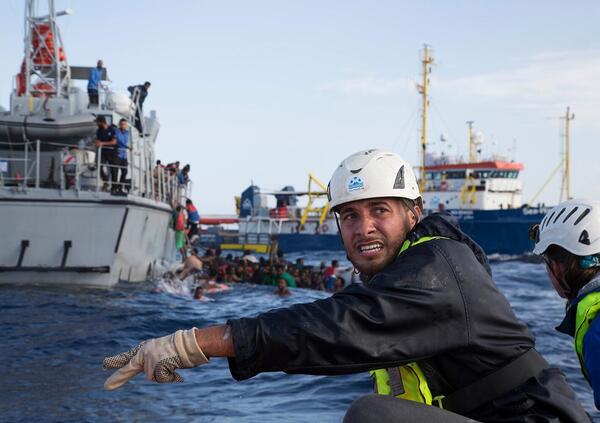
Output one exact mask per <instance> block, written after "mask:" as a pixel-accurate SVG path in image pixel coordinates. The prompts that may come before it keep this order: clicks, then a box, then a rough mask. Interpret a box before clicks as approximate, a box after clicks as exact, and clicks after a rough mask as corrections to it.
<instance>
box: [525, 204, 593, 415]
mask: <svg viewBox="0 0 600 423" xmlns="http://www.w3.org/2000/svg"><path fill="white" fill-rule="evenodd" d="M530 236H531V239H532V240H533V241H534V242H535V247H534V250H533V252H534V253H535V254H538V255H541V256H542V257H543V258H544V261H545V262H546V270H547V271H548V275H549V276H550V280H551V281H552V286H553V287H554V289H555V290H556V292H557V293H558V295H559V296H561V297H562V298H564V299H566V300H567V307H566V314H565V318H564V319H563V321H562V323H561V324H560V325H559V326H558V327H557V328H556V330H558V331H559V332H562V333H564V334H567V335H570V336H572V337H573V338H574V341H575V342H574V347H575V352H576V353H577V357H578V358H579V363H580V365H581V371H582V372H583V375H584V376H585V378H586V379H587V381H588V382H589V383H590V385H591V387H592V389H593V390H594V402H595V405H596V408H597V409H598V410H600V318H596V316H597V315H598V312H599V311H600V274H599V273H598V272H599V271H600V201H593V200H587V199H575V200H569V201H566V202H564V203H561V204H559V205H558V206H556V207H554V208H553V209H552V210H550V212H548V214H546V216H545V217H544V218H543V219H542V222H541V223H540V224H539V225H534V226H533V227H532V228H531V230H530Z"/></svg>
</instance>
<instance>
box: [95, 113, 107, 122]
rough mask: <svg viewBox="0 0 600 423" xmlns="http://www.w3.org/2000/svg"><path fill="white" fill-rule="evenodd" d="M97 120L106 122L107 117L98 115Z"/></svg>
mask: <svg viewBox="0 0 600 423" xmlns="http://www.w3.org/2000/svg"><path fill="white" fill-rule="evenodd" d="M96 122H98V123H106V118H105V117H104V116H102V115H100V116H98V117H96Z"/></svg>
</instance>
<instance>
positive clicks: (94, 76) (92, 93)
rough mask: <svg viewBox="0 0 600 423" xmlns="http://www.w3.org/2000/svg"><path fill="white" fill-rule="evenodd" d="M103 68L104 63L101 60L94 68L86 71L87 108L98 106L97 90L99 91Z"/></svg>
mask: <svg viewBox="0 0 600 423" xmlns="http://www.w3.org/2000/svg"><path fill="white" fill-rule="evenodd" d="M103 66H104V63H103V62H102V60H98V63H96V67H95V68H90V70H89V71H88V85H87V91H88V97H89V106H96V107H97V106H98V97H99V94H98V90H99V89H100V82H101V81H102V73H103ZM89 106H88V107H89Z"/></svg>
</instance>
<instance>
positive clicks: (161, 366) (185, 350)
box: [102, 328, 208, 391]
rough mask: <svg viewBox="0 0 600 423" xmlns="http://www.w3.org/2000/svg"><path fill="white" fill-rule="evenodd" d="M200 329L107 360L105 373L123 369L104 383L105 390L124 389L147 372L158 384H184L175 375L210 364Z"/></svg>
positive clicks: (168, 336)
mask: <svg viewBox="0 0 600 423" xmlns="http://www.w3.org/2000/svg"><path fill="white" fill-rule="evenodd" d="M195 330H196V328H192V329H189V330H186V331H183V330H178V331H177V332H175V333H173V334H171V335H167V336H163V337H162V338H156V339H150V340H147V341H144V342H142V343H141V344H139V345H138V346H137V347H135V348H133V349H131V350H129V351H127V352H124V353H121V354H117V355H114V356H112V357H106V358H105V359H104V361H103V362H102V367H103V368H104V370H108V369H119V370H117V371H116V372H114V373H113V374H112V375H111V376H110V377H109V378H108V379H107V380H106V382H104V388H105V389H106V390H109V391H112V390H114V389H117V388H119V387H121V386H123V385H124V384H125V383H127V382H128V381H129V380H130V379H132V378H133V377H134V376H136V375H137V374H138V373H141V372H144V373H146V378H147V379H148V380H153V381H155V382H158V383H172V382H183V378H182V377H181V376H180V375H179V374H178V373H177V372H175V370H177V369H189V368H192V367H196V366H199V365H201V364H205V363H208V358H206V356H205V355H204V353H203V352H202V350H201V349H200V347H199V346H198V343H197V342H196V335H195Z"/></svg>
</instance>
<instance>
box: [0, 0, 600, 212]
mask: <svg viewBox="0 0 600 423" xmlns="http://www.w3.org/2000/svg"><path fill="white" fill-rule="evenodd" d="M56 5H57V6H56V8H57V10H63V9H66V8H69V9H72V10H73V14H72V15H70V16H65V17H61V18H59V25H60V28H61V32H62V37H63V41H64V44H65V50H66V53H67V55H68V59H69V63H70V64H71V65H80V66H93V65H94V64H95V63H96V61H97V60H98V59H100V58H101V59H103V60H104V63H105V66H106V67H107V68H108V73H109V77H110V79H111V80H112V81H113V82H112V85H111V87H112V88H113V89H115V90H124V89H125V88H126V87H127V86H128V85H131V84H134V83H142V82H143V81H146V80H148V81H151V82H152V87H151V90H150V94H149V96H148V98H147V100H146V103H145V104H144V108H145V110H146V111H148V110H156V111H157V114H158V118H159V120H160V122H161V131H160V134H159V138H158V143H157V158H160V159H161V160H162V161H163V162H171V161H175V160H180V161H181V162H182V164H185V163H189V164H190V165H191V177H192V179H193V196H192V197H193V199H194V200H195V202H196V203H197V205H198V208H199V210H200V212H201V213H204V214H217V213H220V214H231V213H233V212H234V211H235V208H234V196H235V195H239V194H240V193H241V192H242V191H243V190H244V189H245V188H246V187H247V186H249V185H250V183H252V182H253V183H255V184H257V185H259V186H260V187H262V188H263V189H265V190H269V189H280V188H282V187H283V186H284V185H293V186H295V188H296V189H297V190H303V189H306V186H307V183H308V173H309V172H312V173H314V174H315V175H316V176H317V177H318V178H319V179H321V180H322V181H323V182H325V183H327V181H328V180H329V178H330V176H331V173H332V172H333V170H334V169H335V167H336V166H337V165H338V164H339V162H340V161H341V160H342V159H344V158H345V157H346V156H348V155H350V154H352V153H354V152H356V151H359V150H362V149H367V148H382V149H387V150H392V151H395V152H397V153H399V154H401V155H402V156H403V157H404V158H405V159H407V160H408V161H410V162H411V163H413V164H414V165H418V164H419V159H418V143H419V137H420V133H419V130H420V110H419V102H420V98H419V95H418V93H417V90H416V88H415V84H416V83H417V82H418V81H419V79H420V72H421V65H420V55H421V54H422V49H423V45H424V44H428V45H431V48H432V51H433V56H434V58H435V64H434V66H433V67H432V75H431V78H430V80H431V87H430V91H431V97H430V111H429V117H430V119H429V125H428V135H429V141H430V146H429V148H430V150H431V151H445V152H447V153H452V154H457V153H458V154H461V155H463V156H464V155H467V154H468V153H467V152H468V128H467V125H466V123H465V122H466V121H474V122H475V123H474V128H475V131H476V132H479V133H481V134H482V135H483V140H484V144H483V152H484V155H489V154H491V153H496V154H501V155H505V156H508V157H509V158H511V159H515V160H516V161H519V162H523V163H524V165H525V170H524V171H523V172H522V174H521V179H522V180H523V183H524V189H523V201H525V202H526V201H529V200H531V198H532V197H533V196H534V194H535V193H536V192H537V191H538V190H539V189H540V188H541V186H542V185H543V183H544V182H545V181H546V179H547V178H548V177H549V176H550V173H551V172H552V170H554V168H555V167H556V166H557V165H558V163H559V160H560V152H561V145H562V143H563V133H564V130H563V128H564V120H561V119H560V117H561V116H564V114H565V111H566V107H567V106H570V108H571V110H572V112H574V114H575V119H574V120H573V121H572V122H571V126H572V131H571V143H572V145H571V167H572V173H571V179H572V188H571V193H572V196H575V197H596V198H600V184H598V183H596V181H598V180H599V179H600V165H599V160H598V157H600V31H599V30H598V28H597V25H598V22H600V2H598V1H572V2H566V1H553V0H544V1H537V0H530V1H526V2H524V1H510V0H506V1H494V2H493V1H483V0H482V1H451V0H445V1H442V0H440V1H423V0H420V1H385V0H381V1H377V2H374V1H341V0H339V1H322V0H321V1H316V0H315V1H313V0H305V1H285V0H279V1H275V0H273V1H261V0H257V1H210V2H209V1H183V0H178V1H173V0H171V1H151V0H144V1H141V0H128V1H113V0H105V1H101V2H98V1H96V2H91V1H85V0H56ZM23 10H24V1H22V0H3V1H2V2H1V3H0V35H1V36H0V51H1V52H2V53H3V60H1V61H0V106H3V107H4V108H8V106H9V95H10V91H11V88H12V78H13V76H14V75H15V74H16V73H17V71H18V68H19V65H20V62H21V59H22V54H23V45H22V40H23ZM442 134H443V135H444V137H445V138H446V139H447V141H446V142H445V143H442V142H440V138H441V136H442ZM559 186H560V178H559V177H555V178H554V180H553V181H552V182H551V183H550V184H549V185H548V187H547V188H546V189H545V191H544V192H542V194H541V195H540V196H539V198H538V200H537V201H543V202H545V203H546V204H555V203H556V202H557V201H558V197H559Z"/></svg>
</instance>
